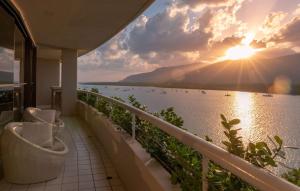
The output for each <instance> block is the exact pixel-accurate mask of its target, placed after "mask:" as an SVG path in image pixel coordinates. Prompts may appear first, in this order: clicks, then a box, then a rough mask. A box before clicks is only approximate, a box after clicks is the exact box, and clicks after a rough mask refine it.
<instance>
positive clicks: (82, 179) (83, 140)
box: [0, 117, 125, 191]
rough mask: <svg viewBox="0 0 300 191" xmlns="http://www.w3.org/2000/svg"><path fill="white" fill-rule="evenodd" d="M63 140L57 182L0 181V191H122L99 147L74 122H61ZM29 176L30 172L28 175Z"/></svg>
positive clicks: (87, 131) (94, 140)
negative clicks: (63, 153) (64, 145)
mask: <svg viewBox="0 0 300 191" xmlns="http://www.w3.org/2000/svg"><path fill="white" fill-rule="evenodd" d="M64 121H65V132H64V140H65V142H66V143H67V144H68V146H69V150H70V151H69V153H68V155H67V158H66V162H65V166H64V169H63V170H62V172H61V174H60V175H59V177H58V178H56V179H54V180H51V181H48V182H42V183H39V184H31V185H16V184H9V183H7V182H5V181H4V180H2V181H1V182H0V191H15V190H18V191H124V190H125V189H124V188H123V186H122V183H121V181H120V179H119V178H118V175H117V173H116V171H115V169H114V167H113V166H112V164H111V162H110V160H109V158H108V157H107V156H106V154H105V152H104V150H103V148H102V145H101V144H100V143H99V142H98V141H97V140H96V139H95V137H93V136H92V134H91V132H90V131H89V130H88V129H86V128H84V125H85V124H84V122H82V121H81V120H79V119H77V118H71V117H70V118H69V117H68V118H64ZM29 173H30V172H29Z"/></svg>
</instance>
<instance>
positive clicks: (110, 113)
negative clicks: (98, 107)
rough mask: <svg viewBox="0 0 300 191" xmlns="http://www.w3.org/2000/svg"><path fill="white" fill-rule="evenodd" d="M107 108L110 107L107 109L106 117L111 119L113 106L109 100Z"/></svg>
mask: <svg viewBox="0 0 300 191" xmlns="http://www.w3.org/2000/svg"><path fill="white" fill-rule="evenodd" d="M109 108H110V111H109V116H108V118H109V119H112V112H113V106H112V103H111V102H109Z"/></svg>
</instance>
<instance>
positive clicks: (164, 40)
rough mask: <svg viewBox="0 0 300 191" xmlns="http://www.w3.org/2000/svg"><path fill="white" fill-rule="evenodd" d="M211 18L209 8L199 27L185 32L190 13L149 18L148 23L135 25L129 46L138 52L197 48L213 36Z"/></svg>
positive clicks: (191, 49) (158, 15)
mask: <svg viewBox="0 0 300 191" xmlns="http://www.w3.org/2000/svg"><path fill="white" fill-rule="evenodd" d="M211 18H212V15H211V13H210V12H209V11H207V12H206V13H205V14H204V15H203V16H202V17H201V18H200V19H199V21H198V22H199V23H198V24H199V28H197V29H195V30H192V31H185V25H186V23H187V22H188V20H187V15H185V14H183V13H178V14H176V15H174V16H171V15H170V11H165V12H163V13H159V14H157V15H155V16H154V17H152V18H150V19H148V21H147V22H146V23H145V25H137V26H135V27H134V28H133V30H132V31H131V32H130V33H129V38H128V41H127V45H128V47H129V49H130V50H131V51H133V52H135V53H137V54H145V53H149V52H174V51H184V52H186V51H195V50H198V49H201V48H202V47H205V46H206V45H207V43H208V40H209V39H210V38H211V37H212V34H211V33H210V32H209V31H205V29H206V28H207V27H208V24H209V23H210V19H211Z"/></svg>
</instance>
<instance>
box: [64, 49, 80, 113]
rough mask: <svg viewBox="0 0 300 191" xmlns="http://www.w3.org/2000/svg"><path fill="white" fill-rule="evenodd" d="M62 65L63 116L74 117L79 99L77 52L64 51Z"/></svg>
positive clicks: (71, 50)
mask: <svg viewBox="0 0 300 191" xmlns="http://www.w3.org/2000/svg"><path fill="white" fill-rule="evenodd" d="M61 63H62V65H61V87H62V114H63V115H66V116H68V115H74V114H75V106H76V97H77V92H76V90H77V50H73V49H63V50H62V56H61Z"/></svg>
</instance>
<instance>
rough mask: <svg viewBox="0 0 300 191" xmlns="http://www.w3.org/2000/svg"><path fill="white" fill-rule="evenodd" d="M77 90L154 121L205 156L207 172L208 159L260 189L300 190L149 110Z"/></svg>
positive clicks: (154, 123)
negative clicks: (148, 111)
mask: <svg viewBox="0 0 300 191" xmlns="http://www.w3.org/2000/svg"><path fill="white" fill-rule="evenodd" d="M78 92H81V93H86V94H87V95H94V96H96V97H100V98H102V99H104V100H106V101H108V102H109V103H113V104H116V105H118V106H120V107H122V108H124V109H126V110H128V111H130V112H131V113H132V114H134V115H136V116H138V117H139V118H141V119H143V120H146V121H148V122H150V123H152V124H153V125H155V126H156V127H158V128H159V129H161V130H163V131H164V132H166V133H167V134H169V135H171V136H174V137H175V138H177V139H178V140H179V141H180V142H182V143H184V144H185V145H187V146H189V147H191V148H193V149H195V150H196V151H198V152H199V153H201V154H202V156H203V157H204V160H203V161H202V163H204V164H202V166H203V169H204V171H205V173H207V168H208V160H211V161H213V162H215V163H216V164H218V165H220V166H221V167H223V168H225V169H227V170H228V171H230V172H232V173H233V174H235V175H236V176H238V177H239V178H241V179H242V180H244V181H245V182H248V183H249V184H250V185H252V186H254V187H255V188H257V189H259V190H261V191H300V188H299V187H297V186H296V185H294V184H292V183H290V182H288V181H286V180H285V179H283V178H280V177H277V176H275V175H273V174H271V173H270V172H268V171H266V170H264V169H262V168H258V167H256V166H254V165H253V164H251V163H249V162H248V161H246V160H244V159H242V158H239V157H237V156H235V155H233V154H230V153H229V152H227V151H226V150H224V149H222V148H220V147H218V146H216V145H214V144H212V143H210V142H208V141H205V140H204V139H201V138H200V137H198V136H195V135H193V134H192V133H190V132H188V131H185V130H183V129H180V128H178V127H176V126H175V125H172V124H170V123H168V122H166V121H164V120H162V119H160V118H158V117H156V116H154V115H152V114H150V113H147V112H145V111H142V110H140V109H138V108H136V107H133V106H131V105H129V104H127V103H124V102H121V101H118V100H116V99H113V98H110V97H107V96H104V95H101V94H98V93H94V92H90V91H86V90H78ZM207 159H208V160H207ZM202 181H204V182H203V185H204V189H203V190H206V189H207V182H205V181H206V178H204V179H203V180H202Z"/></svg>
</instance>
